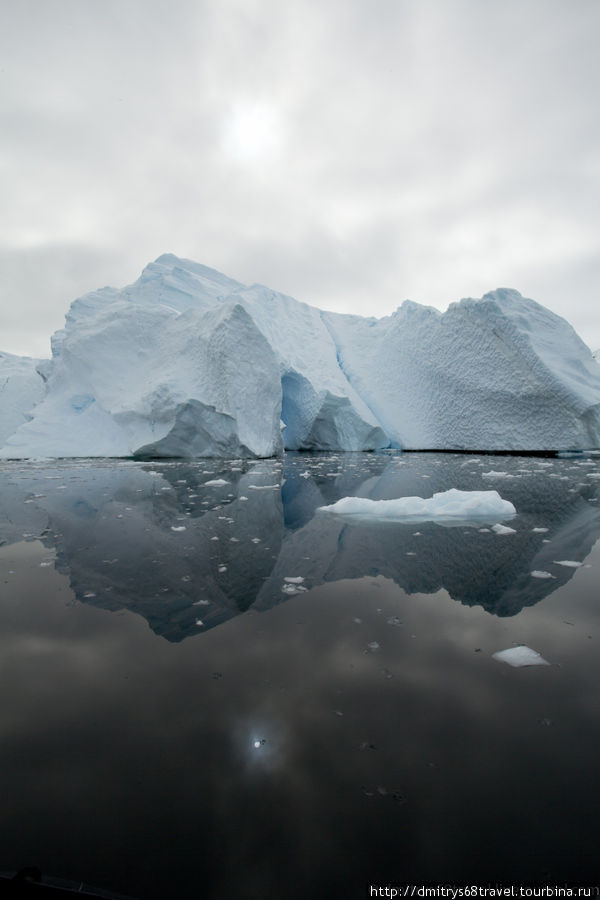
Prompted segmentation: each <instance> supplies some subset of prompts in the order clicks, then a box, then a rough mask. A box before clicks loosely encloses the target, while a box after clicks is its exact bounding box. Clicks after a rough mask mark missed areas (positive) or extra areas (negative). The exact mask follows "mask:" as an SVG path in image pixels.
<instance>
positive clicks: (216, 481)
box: [199, 478, 229, 487]
mask: <svg viewBox="0 0 600 900" xmlns="http://www.w3.org/2000/svg"><path fill="white" fill-rule="evenodd" d="M224 484H229V482H228V481H225V479H224V478H212V479H211V480H210V481H205V482H204V484H201V485H199V487H223V485H224Z"/></svg>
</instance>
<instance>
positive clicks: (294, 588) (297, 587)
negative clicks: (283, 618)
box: [281, 578, 307, 596]
mask: <svg viewBox="0 0 600 900" xmlns="http://www.w3.org/2000/svg"><path fill="white" fill-rule="evenodd" d="M302 581H304V579H302ZM306 590H307V588H305V587H304V585H303V584H300V583H299V582H297V581H292V582H290V581H288V579H287V578H284V582H283V585H282V586H281V592H282V594H289V595H290V596H292V595H293V594H302V593H304V592H305V591H306Z"/></svg>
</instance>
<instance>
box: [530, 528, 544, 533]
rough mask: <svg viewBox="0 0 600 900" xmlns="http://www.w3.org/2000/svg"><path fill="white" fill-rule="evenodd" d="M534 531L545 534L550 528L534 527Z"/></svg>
mask: <svg viewBox="0 0 600 900" xmlns="http://www.w3.org/2000/svg"><path fill="white" fill-rule="evenodd" d="M531 530H532V531H535V533H536V534H545V533H546V532H547V531H548V529H547V528H532V529H531Z"/></svg>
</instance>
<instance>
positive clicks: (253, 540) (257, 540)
mask: <svg viewBox="0 0 600 900" xmlns="http://www.w3.org/2000/svg"><path fill="white" fill-rule="evenodd" d="M250 540H251V541H252V543H253V544H260V543H261V538H250Z"/></svg>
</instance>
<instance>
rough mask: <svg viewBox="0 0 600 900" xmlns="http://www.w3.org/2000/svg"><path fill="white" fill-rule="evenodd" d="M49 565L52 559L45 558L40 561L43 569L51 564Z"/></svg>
mask: <svg viewBox="0 0 600 900" xmlns="http://www.w3.org/2000/svg"><path fill="white" fill-rule="evenodd" d="M51 565H52V560H51V559H47V560H44V562H41V563H40V568H41V569H45V568H46V567H47V566H51Z"/></svg>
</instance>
